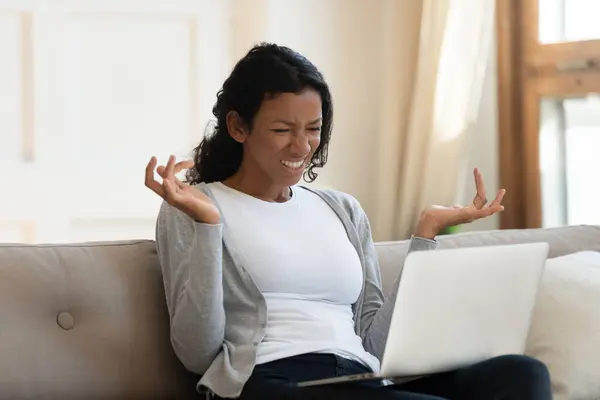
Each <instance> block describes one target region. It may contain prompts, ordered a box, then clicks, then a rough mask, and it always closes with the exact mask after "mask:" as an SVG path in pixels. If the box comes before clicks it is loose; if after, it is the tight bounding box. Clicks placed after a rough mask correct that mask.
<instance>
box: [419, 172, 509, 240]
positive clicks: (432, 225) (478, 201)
mask: <svg viewBox="0 0 600 400" xmlns="http://www.w3.org/2000/svg"><path fill="white" fill-rule="evenodd" d="M473 175H474V177H475V188H476V190H477V193H476V194H475V197H474V198H473V202H472V203H471V204H469V205H468V206H453V207H442V206H430V207H427V208H426V209H425V210H424V211H423V213H422V214H421V218H420V220H419V224H418V225H417V231H416V232H415V236H418V237H422V238H426V239H433V238H435V236H436V235H437V234H438V233H439V232H440V231H441V230H442V229H444V228H447V227H450V226H454V225H460V224H465V223H470V222H473V221H475V220H478V219H481V218H487V217H489V216H491V215H494V214H496V213H497V212H500V211H503V210H504V206H502V198H503V197H504V194H505V193H506V191H505V190H504V189H502V190H499V191H498V194H497V195H496V198H495V199H494V201H492V203H491V204H490V205H489V206H487V207H486V206H485V205H486V204H487V198H486V194H485V185H484V184H483V177H482V175H481V172H480V171H479V169H478V168H475V169H474V170H473Z"/></svg>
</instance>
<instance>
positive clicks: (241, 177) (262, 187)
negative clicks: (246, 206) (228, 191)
mask: <svg viewBox="0 0 600 400" xmlns="http://www.w3.org/2000/svg"><path fill="white" fill-rule="evenodd" d="M264 178H266V177H264ZM264 178H263V179H258V177H252V176H251V174H248V173H247V172H245V171H244V170H243V169H242V168H240V169H239V170H238V172H236V173H235V174H234V175H232V176H231V177H229V178H227V179H225V180H224V181H223V182H222V183H223V184H224V185H226V186H229V187H230V188H232V189H235V190H237V191H240V192H242V193H246V194H247V195H250V196H253V197H256V198H257V199H261V200H264V201H270V202H274V203H283V202H286V201H288V200H289V199H290V198H291V195H292V191H291V190H290V187H289V186H281V185H275V184H273V183H272V182H269V179H268V178H266V179H264Z"/></svg>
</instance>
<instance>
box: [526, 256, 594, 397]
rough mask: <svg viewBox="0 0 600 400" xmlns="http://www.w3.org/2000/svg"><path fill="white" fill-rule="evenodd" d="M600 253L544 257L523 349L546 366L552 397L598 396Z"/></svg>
mask: <svg viewBox="0 0 600 400" xmlns="http://www.w3.org/2000/svg"><path fill="white" fill-rule="evenodd" d="M599 306H600V253H597V252H580V253H575V254H571V255H567V256H563V257H558V258H555V259H552V260H548V262H547V263H546V270H545V272H544V277H543V279H542V282H541V285H540V291H539V294H538V298H537V302H536V306H535V310H534V315H533V320H532V324H531V330H530V333H529V337H528V341H527V350H526V353H527V354H528V355H530V356H533V357H536V358H538V359H539V360H541V361H543V362H544V363H545V364H546V365H547V366H548V369H549V370H550V375H551V377H552V384H553V390H554V395H555V399H557V400H569V399H600V340H599V339H600V337H599V336H598V333H599V332H600V308H599Z"/></svg>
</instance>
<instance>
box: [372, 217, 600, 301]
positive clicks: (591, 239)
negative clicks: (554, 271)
mask: <svg viewBox="0 0 600 400" xmlns="http://www.w3.org/2000/svg"><path fill="white" fill-rule="evenodd" d="M437 240H438V241H439V243H440V246H439V248H457V247H473V246H492V245H500V244H513V243H531V242H546V243H548V244H549V245H550V251H549V254H548V257H549V258H554V257H558V256H563V255H566V254H570V253H575V252H578V251H583V250H593V251H600V226H586V225H581V226H568V227H559V228H547V229H523V230H498V231H490V232H467V233H459V234H455V235H446V236H439V237H438V238H437ZM376 249H377V252H378V256H379V265H380V269H381V274H382V281H383V290H384V293H386V294H388V293H389V292H390V290H392V288H393V285H394V282H395V281H396V279H397V278H398V276H399V274H400V272H401V270H402V265H403V264H404V258H405V257H406V252H407V250H408V241H407V240H405V241H398V242H380V243H377V244H376Z"/></svg>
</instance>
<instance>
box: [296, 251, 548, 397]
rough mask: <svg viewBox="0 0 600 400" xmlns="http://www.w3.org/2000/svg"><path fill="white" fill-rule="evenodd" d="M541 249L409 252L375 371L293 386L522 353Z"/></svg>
mask: <svg viewBox="0 0 600 400" xmlns="http://www.w3.org/2000/svg"><path fill="white" fill-rule="evenodd" d="M547 256H548V244H547V243H528V244H513V245H498V246H485V247H471V248H460V249H444V250H441V249H440V250H432V251H419V252H413V253H410V254H409V255H408V256H407V258H406V261H405V263H404V268H403V270H402V279H401V280H400V286H399V289H398V295H397V297H396V301H395V306H394V311H393V314H392V318H391V322H390V328H389V334H388V339H387V342H386V345H385V350H384V354H383V358H382V360H381V368H380V371H379V372H377V373H366V374H358V375H348V376H343V377H335V378H328V379H320V380H314V381H306V382H300V383H298V386H300V387H307V386H318V385H326V384H334V383H345V382H353V381H361V380H387V379H398V378H407V380H409V379H410V378H413V379H414V378H418V377H421V376H424V375H429V374H435V373H441V372H446V371H451V370H455V369H459V368H461V367H465V366H469V365H472V364H475V363H477V362H481V361H484V360H486V359H489V358H492V357H495V356H500V355H505V354H523V353H524V351H525V343H526V340H527V335H528V332H529V327H530V324H531V317H532V314H533V308H534V305H535V299H536V297H537V291H538V286H539V283H540V281H541V278H542V274H543V271H544V267H545V264H546V259H547Z"/></svg>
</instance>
